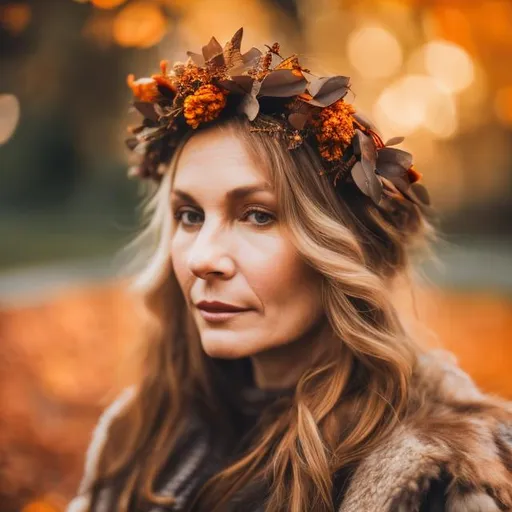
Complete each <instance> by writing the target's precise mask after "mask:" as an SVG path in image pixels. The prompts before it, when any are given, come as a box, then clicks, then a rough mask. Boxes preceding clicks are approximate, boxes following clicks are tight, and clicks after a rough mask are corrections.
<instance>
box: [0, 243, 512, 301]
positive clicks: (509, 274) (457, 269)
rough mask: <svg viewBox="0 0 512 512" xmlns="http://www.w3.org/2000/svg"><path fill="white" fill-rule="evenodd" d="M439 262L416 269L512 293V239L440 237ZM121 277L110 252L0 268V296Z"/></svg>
mask: <svg viewBox="0 0 512 512" xmlns="http://www.w3.org/2000/svg"><path fill="white" fill-rule="evenodd" d="M436 254H437V256H438V258H439V260H440V265H438V264H437V263H435V262H432V261H428V262H427V263H425V264H423V265H422V266H421V267H420V269H421V270H423V271H424V275H425V276H426V277H427V278H428V279H431V280H432V281H433V283H434V284H436V285H438V286H441V287H442V288H455V289H460V290H465V289H468V290H475V289H476V290H490V291H496V292H499V293H503V294H506V295H510V296H512V241H508V240H506V241H504V240H501V239H496V240H478V239H470V240H466V241H462V242H458V243H457V244H455V243H445V242H443V243H441V244H440V245H439V246H437V248H436ZM115 277H124V276H123V275H122V272H121V271H120V270H119V268H118V266H116V263H115V262H114V260H113V258H112V259H111V258H98V259H85V260H71V261H66V262H61V263H53V264H50V265H48V264H47V265H42V266H35V267H28V268H22V269H19V268H17V269H15V270H11V271H9V270H6V271H3V272H0V301H1V302H3V303H4V304H13V305H14V304H19V303H26V302H34V301H35V302H37V301H39V300H42V299H46V298H47V296H48V295H49V294H53V293H54V292H57V291H60V290H62V289H65V288H67V287H69V286H73V287H75V286H79V285H81V284H86V283H90V282H94V281H103V280H108V279H111V278H115Z"/></svg>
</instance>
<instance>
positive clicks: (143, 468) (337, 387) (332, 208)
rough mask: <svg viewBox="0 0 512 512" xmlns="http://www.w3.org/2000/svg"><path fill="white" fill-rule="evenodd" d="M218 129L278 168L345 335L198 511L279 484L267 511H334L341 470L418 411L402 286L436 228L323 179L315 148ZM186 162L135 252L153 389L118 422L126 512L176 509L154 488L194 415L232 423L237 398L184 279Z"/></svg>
mask: <svg viewBox="0 0 512 512" xmlns="http://www.w3.org/2000/svg"><path fill="white" fill-rule="evenodd" d="M207 129H220V130H225V132H226V133H230V134H235V136H236V137H240V139H241V140H242V141H243V143H244V145H245V147H246V148H247V150H248V151H249V152H250V154H251V155H252V156H253V157H254V158H255V159H256V160H255V161H257V162H258V163H259V164H260V165H263V166H265V168H266V169H268V171H269V174H270V177H271V180H272V182H273V184H274V187H275V194H276V196H277V201H278V205H279V208H280V212H279V216H280V218H282V219H283V222H286V225H287V226H289V228H290V233H291V237H292V239H293V243H294V244H295V246H296V249H297V251H298V253H299V254H300V255H301V256H302V257H303V258H304V260H305V261H306V262H307V263H308V264H309V265H311V266H312V267H313V268H314V269H316V270H317V271H318V272H319V273H320V275H321V276H322V279H323V283H322V286H323V288H322V301H323V307H324V310H325V315H326V318H327V320H328V323H329V326H330V328H331V329H332V331H333V332H334V333H335V337H334V338H333V340H334V341H332V342H331V346H330V347H329V349H330V350H329V352H328V358H324V359H322V361H321V362H320V363H319V364H317V365H315V366H314V367H312V368H310V369H309V370H307V371H306V372H305V373H304V374H303V375H302V377H301V378H300V380H299V382H298V384H297V386H296V391H295V393H294V395H293V397H292V398H291V399H290V404H289V405H290V406H289V407H288V408H285V409H284V410H283V411H282V412H281V414H279V415H277V416H276V417H273V418H272V419H271V421H267V422H266V423H265V424H264V425H262V426H261V428H260V430H259V431H258V433H257V435H256V436H255V437H254V439H253V441H252V444H251V446H250V447H249V448H248V449H247V450H246V451H245V452H244V453H243V454H242V455H241V456H240V457H239V458H238V459H237V460H235V461H233V462H232V463H231V464H230V465H228V466H227V467H226V468H225V469H223V470H222V471H220V472H218V473H217V474H215V475H214V476H213V477H211V478H210V479H209V480H208V481H207V482H206V483H205V484H204V486H203V487H202V489H201V492H200V493H199V495H198V497H197V501H196V503H199V504H200V505H201V506H202V507H204V508H201V509H202V510H208V511H213V510H222V509H223V506H225V505H226V503H227V502H228V501H229V499H230V498H231V497H232V496H233V494H234V493H235V492H237V491H239V490H240V489H241V488H242V487H244V486H245V485H247V484H249V483H251V482H253V481H257V480H258V479H262V480H263V481H265V482H266V483H267V484H268V489H269V492H268V496H267V499H266V510H267V511H271V512H274V511H281V510H289V511H291V512H299V511H305V510H315V511H318V512H322V511H332V510H333V506H334V505H333V501H332V477H333V474H334V473H335V472H337V471H340V470H350V468H353V467H354V466H355V465H356V464H357V463H358V461H360V460H361V459H362V458H363V457H365V455H367V454H368V453H369V452H371V451H372V450H373V449H374V448H375V447H376V446H377V445H378V444H379V443H381V442H382V441H383V440H384V439H385V437H386V436H387V435H388V434H389V433H390V432H391V431H392V430H393V429H394V428H395V427H396V425H397V423H398V422H399V421H400V420H401V418H402V417H403V416H404V414H405V412H406V405H407V399H408V386H409V380H410V376H411V373H412V370H413V367H414V364H415V361H416V357H417V352H418V349H417V348H416V345H415V343H414V340H411V339H410V336H409V335H408V334H407V333H406V331H405V330H404V328H403V326H402V323H401V321H400V318H399V315H398V314H397V311H396V310H395V308H394V306H393V303H392V301H391V298H390V292H389V281H390V280H391V279H392V278H393V277H395V276H397V275H399V274H404V273H407V272H408V271H409V270H410V268H411V254H412V251H413V250H417V249H419V248H427V247H428V242H429V241H430V240H432V239H433V238H434V237H435V230H434V228H433V227H432V224H431V223H430V222H429V221H428V220H427V219H426V218H425V217H424V216H423V214H422V213H421V212H420V211H419V209H418V208H417V207H416V206H415V205H413V204H412V203H411V204H409V203H403V204H401V205H399V208H398V210H397V211H396V212H395V213H394V214H391V213H388V212H385V211H382V210H381V209H379V208H378V207H376V206H375V205H374V204H373V203H372V201H371V200H370V199H369V198H367V197H365V196H363V195H362V194H361V193H360V192H359V190H358V189H357V188H356V187H355V186H354V185H351V184H350V183H346V184H344V186H343V187H342V189H340V190H338V191H336V190H335V189H334V188H333V186H332V185H331V184H330V183H329V181H328V180H327V179H326V178H325V176H319V174H318V171H319V170H320V169H321V164H320V161H319V159H318V157H317V154H316V152H315V149H314V148H312V147H310V146H308V145H304V146H302V147H300V148H298V149H296V150H293V151H289V150H288V149H287V147H286V143H285V142H284V141H282V140H280V139H279V138H276V137H272V136H270V135H268V134H265V133H255V132H251V131H250V129H249V123H248V121H247V120H244V119H240V118H232V119H230V120H228V121H224V122H222V123H217V124H212V125H211V127H209V128H207ZM185 143H186V141H184V144H185ZM182 147H183V145H182V146H181V148H182ZM179 153H180V150H178V151H177V152H176V155H175V157H174V159H173V161H172V162H171V165H170V169H169V171H168V172H167V173H166V175H165V176H164V178H163V181H162V182H161V184H160V185H159V187H158V188H156V189H155V190H154V191H153V193H152V196H151V198H150V199H149V201H148V202H147V203H146V205H145V213H146V215H147V219H149V222H148V223H147V225H146V227H145V229H144V230H143V231H142V232H141V234H140V236H138V238H137V239H136V241H135V244H134V245H135V246H137V247H139V246H140V247H142V249H143V250H144V252H143V255H144V258H146V259H145V260H144V268H143V269H142V271H141V272H140V273H139V274H138V275H137V277H136V280H135V281H134V287H135V289H136V290H137V291H138V292H139V293H140V294H141V297H142V299H143V304H144V308H145V310H146V311H147V313H148V318H150V319H151V323H150V324H148V325H149V326H150V328H149V327H148V329H147V337H148V339H146V340H145V345H144V346H145V356H144V358H143V372H142V377H141V381H140V383H139V385H138V387H137V389H138V391H137V394H136V396H135V398H134V399H133V401H132V402H131V404H130V405H129V407H127V408H126V409H125V410H124V411H123V412H122V414H120V415H119V416H118V417H117V418H116V419H115V421H114V423H113V424H112V426H111V429H110V436H109V439H108V441H107V443H106V445H105V447H104V449H103V451H102V454H101V457H100V460H99V465H98V475H97V477H96V479H95V482H94V484H93V486H92V488H93V489H94V490H95V491H98V490H99V489H100V488H101V486H102V485H104V484H106V483H110V484H111V483H114V484H116V486H117V488H118V489H119V495H118V497H117V498H116V504H115V507H116V510H119V511H126V510H127V508H128V503H129V500H130V499H131V496H132V495H136V496H140V497H142V498H143V499H145V500H147V501H149V502H153V503H160V504H171V503H173V498H172V497H162V496H158V495H156V494H155V493H154V492H153V488H154V483H155V479H156V477H157V475H158V473H159V471H160V470H161V469H162V468H163V465H164V464H165V462H166V460H167V458H168V457H169V454H171V453H172V452H173V450H174V449H175V448H176V446H177V443H178V441H179V439H180V436H182V435H183V433H184V431H185V429H186V426H187V424H186V422H187V417H188V413H189V412H190V410H191V408H192V407H193V406H199V407H201V408H202V411H201V414H202V415H203V417H205V418H206V420H207V421H208V422H210V423H211V424H215V425H219V426H220V427H221V428H223V429H224V431H229V429H230V428H231V425H230V411H229V407H228V405H227V403H226V399H225V393H226V392H228V391H227V390H226V388H225V387H223V386H222V383H221V382H220V378H219V373H218V371H215V369H214V364H213V362H212V360H211V358H209V357H208V356H207V355H206V354H205V353H204V352H203V351H202V349H201V345H200V340H199V336H198V333H197V331H196V330H195V326H194V325H193V323H192V321H191V318H190V316H189V314H188V312H187V308H186V304H185V300H184V298H183V296H182V293H181V291H180V288H179V285H178V283H177V280H176V277H175V275H174V273H173V271H172V265H171V257H172V254H171V253H170V250H169V243H170V239H171V229H172V218H171V214H170V209H169V204H168V201H169V192H170V188H171V183H172V177H173V173H174V171H175V168H176V163H177V161H178V159H179ZM246 363H247V361H242V360H233V361H229V362H226V365H225V367H224V370H223V371H225V372H227V373H229V374H230V375H231V377H230V378H231V379H233V378H235V379H236V378H237V375H239V374H240V372H238V373H237V371H238V370H237V369H239V368H240V367H241V365H243V364H246ZM232 387H233V388H236V386H232ZM270 454H271V456H269V455H270ZM93 504H94V500H93ZM92 507H93V505H92Z"/></svg>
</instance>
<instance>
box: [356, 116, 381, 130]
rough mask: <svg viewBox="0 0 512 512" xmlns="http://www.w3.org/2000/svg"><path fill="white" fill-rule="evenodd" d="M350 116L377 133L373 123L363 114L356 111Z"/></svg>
mask: <svg viewBox="0 0 512 512" xmlns="http://www.w3.org/2000/svg"><path fill="white" fill-rule="evenodd" d="M352 116H353V117H354V118H355V120H356V121H358V122H359V123H361V124H362V125H363V126H364V127H365V128H369V129H371V130H373V131H374V132H376V133H378V132H377V128H376V127H375V125H374V124H373V123H372V122H371V121H370V120H369V119H368V118H367V117H366V116H364V115H363V114H361V113H359V112H356V113H355V114H352Z"/></svg>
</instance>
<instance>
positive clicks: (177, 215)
mask: <svg viewBox="0 0 512 512" xmlns="http://www.w3.org/2000/svg"><path fill="white" fill-rule="evenodd" d="M187 213H188V214H191V215H192V218H193V217H194V215H197V216H199V217H200V216H201V215H200V214H198V213H197V212H195V211H193V210H178V211H177V212H176V213H175V214H174V218H175V219H176V220H177V221H178V222H183V215H185V214H187ZM189 220H190V218H189ZM183 224H184V225H185V226H193V225H194V224H195V222H194V221H192V222H183Z"/></svg>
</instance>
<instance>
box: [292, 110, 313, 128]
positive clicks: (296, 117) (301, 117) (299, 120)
mask: <svg viewBox="0 0 512 512" xmlns="http://www.w3.org/2000/svg"><path fill="white" fill-rule="evenodd" d="M308 119H309V116H308V115H306V114H301V113H300V112H293V113H292V114H290V115H289V116H288V122H289V123H290V124H291V125H292V126H293V127H294V128H295V129H296V130H302V129H303V128H304V125H305V124H306V122H307V120H308Z"/></svg>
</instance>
